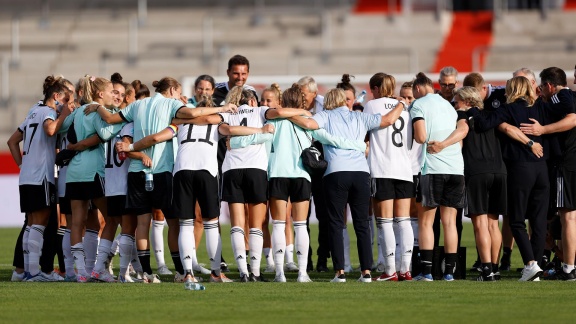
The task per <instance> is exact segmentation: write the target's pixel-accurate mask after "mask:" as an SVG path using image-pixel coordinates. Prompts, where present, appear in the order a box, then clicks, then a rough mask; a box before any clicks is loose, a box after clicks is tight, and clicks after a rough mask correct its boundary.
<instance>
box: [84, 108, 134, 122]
mask: <svg viewBox="0 0 576 324" xmlns="http://www.w3.org/2000/svg"><path fill="white" fill-rule="evenodd" d="M94 111H96V112H97V113H98V115H100V118H102V120H103V121H105V122H106V123H108V124H119V123H122V122H124V121H125V120H124V119H123V118H122V112H119V113H117V114H113V113H111V112H110V111H109V110H108V109H106V108H104V106H102V105H96V104H94V105H88V106H87V107H86V108H84V114H86V115H89V114H91V113H92V112H94Z"/></svg>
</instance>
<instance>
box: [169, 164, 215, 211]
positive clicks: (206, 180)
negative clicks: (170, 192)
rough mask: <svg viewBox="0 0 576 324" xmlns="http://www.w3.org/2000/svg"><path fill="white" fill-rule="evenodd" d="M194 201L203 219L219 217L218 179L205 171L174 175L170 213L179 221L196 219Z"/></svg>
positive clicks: (181, 172) (184, 171)
mask: <svg viewBox="0 0 576 324" xmlns="http://www.w3.org/2000/svg"><path fill="white" fill-rule="evenodd" d="M196 201H198V204H199V205H200V211H201V212H202V218H203V219H212V218H216V217H218V216H220V200H219V199H218V178H217V177H213V176H212V175H211V174H210V172H208V171H206V170H194V171H193V170H180V171H178V172H176V174H175V175H174V202H173V204H172V212H173V214H174V217H177V218H180V219H196V213H195V207H196Z"/></svg>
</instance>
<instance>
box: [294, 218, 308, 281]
mask: <svg viewBox="0 0 576 324" xmlns="http://www.w3.org/2000/svg"><path fill="white" fill-rule="evenodd" d="M293 224H294V235H295V239H294V241H296V258H297V259H298V274H305V273H306V271H307V270H306V267H307V266H308V247H309V246H310V237H309V236H308V231H307V230H306V221H298V222H293Z"/></svg>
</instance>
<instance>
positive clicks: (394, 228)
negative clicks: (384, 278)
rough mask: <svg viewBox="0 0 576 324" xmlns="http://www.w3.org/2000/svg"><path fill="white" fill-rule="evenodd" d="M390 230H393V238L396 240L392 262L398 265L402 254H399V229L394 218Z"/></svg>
mask: <svg viewBox="0 0 576 324" xmlns="http://www.w3.org/2000/svg"><path fill="white" fill-rule="evenodd" d="M392 229H393V230H394V237H395V238H396V249H395V250H394V256H395V259H394V262H395V263H396V264H400V262H402V252H400V240H401V238H400V228H399V227H398V220H397V219H396V218H394V222H393V223H392Z"/></svg>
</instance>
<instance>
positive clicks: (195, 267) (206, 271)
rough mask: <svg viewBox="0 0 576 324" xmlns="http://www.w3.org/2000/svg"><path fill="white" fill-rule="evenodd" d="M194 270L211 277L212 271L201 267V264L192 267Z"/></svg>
mask: <svg viewBox="0 0 576 324" xmlns="http://www.w3.org/2000/svg"><path fill="white" fill-rule="evenodd" d="M192 270H194V272H196V273H198V272H200V273H201V274H203V275H209V274H210V273H212V272H211V271H210V270H208V269H206V268H204V267H203V266H201V265H200V264H197V265H196V266H193V267H192Z"/></svg>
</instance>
